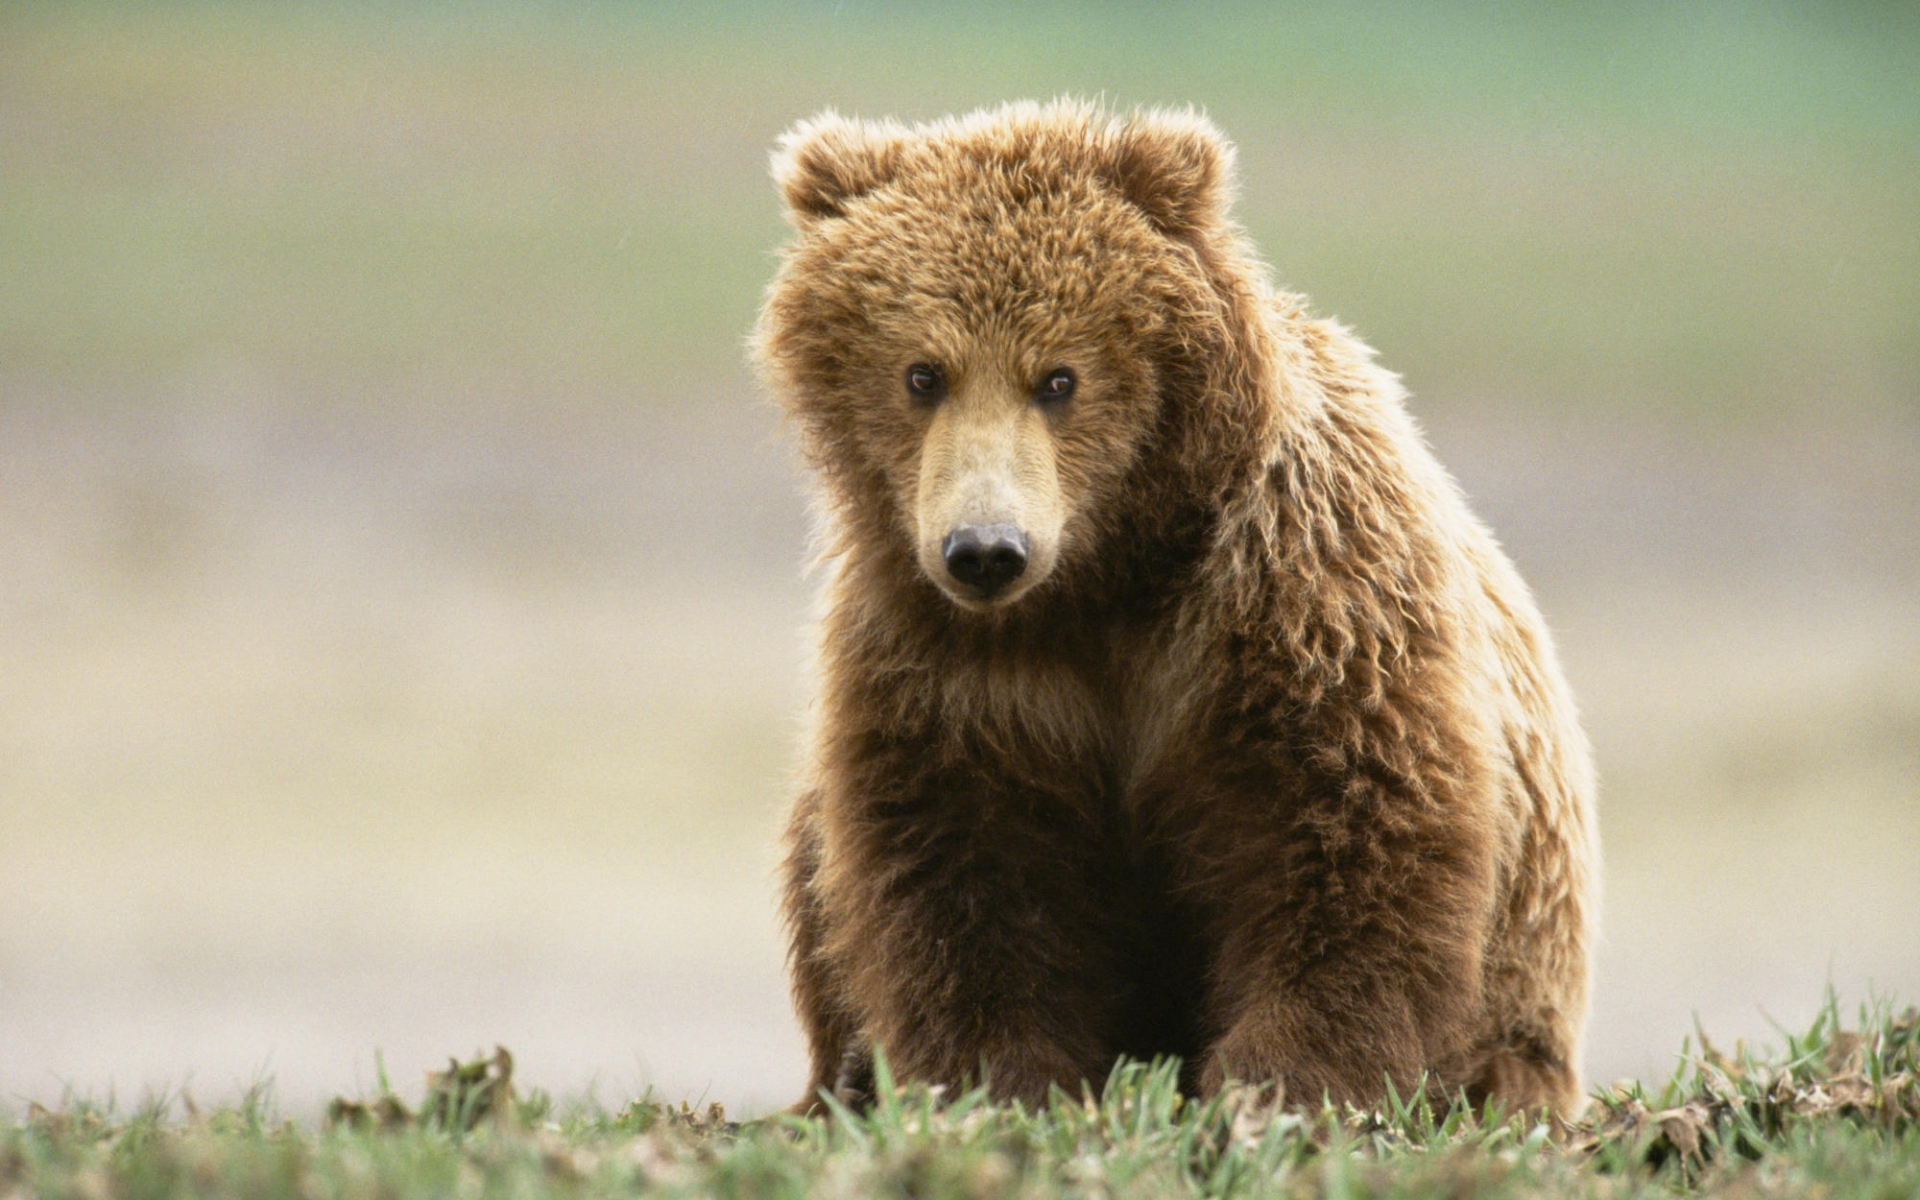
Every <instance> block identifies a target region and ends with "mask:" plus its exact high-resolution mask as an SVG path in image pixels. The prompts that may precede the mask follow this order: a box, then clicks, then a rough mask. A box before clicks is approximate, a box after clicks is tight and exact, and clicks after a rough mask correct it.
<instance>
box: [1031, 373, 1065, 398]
mask: <svg viewBox="0 0 1920 1200" xmlns="http://www.w3.org/2000/svg"><path fill="white" fill-rule="evenodd" d="M1073 384H1074V378H1073V372H1072V371H1069V370H1067V369H1066V368H1065V367H1061V368H1060V369H1059V370H1057V371H1049V372H1047V376H1046V378H1044V379H1042V380H1041V381H1040V386H1039V388H1038V389H1036V390H1035V392H1034V395H1035V396H1036V397H1037V398H1039V399H1041V400H1046V401H1052V402H1055V403H1058V402H1059V401H1061V400H1065V399H1066V398H1067V397H1068V396H1071V395H1073Z"/></svg>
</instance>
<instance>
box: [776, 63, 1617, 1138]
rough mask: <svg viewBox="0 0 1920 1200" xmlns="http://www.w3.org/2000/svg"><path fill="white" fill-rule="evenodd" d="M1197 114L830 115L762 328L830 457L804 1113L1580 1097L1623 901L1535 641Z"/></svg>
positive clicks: (793, 153) (812, 756)
mask: <svg viewBox="0 0 1920 1200" xmlns="http://www.w3.org/2000/svg"><path fill="white" fill-rule="evenodd" d="M1231 167H1232V149H1231V147H1230V146H1229V145H1228V143H1227V142H1226V141H1225V139H1223V138H1222V137H1221V135H1220V134H1219V132H1218V131H1216V130H1215V129H1214V128H1213V126H1212V125H1211V124H1209V123H1208V122H1207V121H1206V120H1205V119H1204V118H1202V117H1199V116H1197V115H1194V114H1191V113H1179V112H1172V113H1170V112H1159V111H1146V112H1135V113H1132V114H1127V115H1120V116H1113V115H1109V114H1107V113H1105V112H1103V111H1101V110H1099V109H1097V108H1094V107H1092V106H1089V105H1084V104H1079V103H1074V102H1067V101H1062V102H1056V103H1053V104H1049V105H1035V104H1014V105H1009V106H1006V107H1004V108H1001V109H998V110H994V111H986V112H979V113H975V114H972V115H970V116H967V117H963V118H959V119H953V120H943V121H938V122H934V123H930V124H924V125H915V126H908V125H903V124H899V123H896V122H892V121H858V120H849V119H843V118H841V117H838V116H835V115H833V114H831V113H828V114H826V115H823V116H821V117H818V118H816V119H814V120H811V121H808V122H805V123H803V124H801V125H800V126H799V127H798V128H796V129H795V130H794V131H793V132H791V133H790V134H788V135H787V136H786V138H785V140H784V141H783V142H782V144H781V148H780V149H779V151H778V152H777V154H776V155H775V163H774V174H775V177H776V179H777V181H778V184H779V187H780V191H781V193H782V195H783V196H784V198H785V201H786V205H787V208H788V213H789V219H790V221H791V224H792V226H793V237H792V240H791V242H790V244H789V245H787V247H786V248H785V250H784V256H783V260H782V262H781V265H780V268H779V271H778V274H777V275H776V277H775V279H774V281H773V283H772V284H771V286H770V287H769V289H768V292H767V296H766V302H765V308H764V310H763V313H762V315H761V319H760V324H759V327H758V330H757V333H756V335H755V342H754V351H755V357H756V359H757V361H758V365H759V366H760V368H761V371H762V374H763V376H764V378H765V379H766V381H767V382H768V385H769V387H770V388H771V390H772V391H773V392H774V393H775V395H776V396H777V397H778V399H779V401H780V403H781V405H782V406H783V408H784V409H785V411H786V413H787V414H788V415H789V417H790V418H791V424H792V427H793V428H794V430H795V432H796V435H797V437H798V441H799V445H800V449H801V453H802V455H803V458H804V460H805V462H806V464H807V465H808V466H809V468H810V469H811V471H812V473H813V476H814V478H815V480H816V484H817V488H816V497H815V498H816V505H817V509H818V512H819V515H820V518H821V522H822V537H823V539H824V541H823V546H822V551H823V562H824V563H825V564H826V565H825V568H824V573H825V580H824V591H825V594H824V606H823V615H822V617H821V620H820V623H819V628H818V639H819V645H818V653H819V680H818V686H819V694H818V696H817V699H816V702H815V708H814V714H813V727H812V731H811V734H810V747H809V751H808V756H807V759H806V762H805V765H804V767H803V769H802V771H801V776H800V785H799V788H798V793H797V797H796V799H795V801H794V804H793V808H792V814H791V817H790V823H789V827H788V831H787V844H788V854H787V858H786V864H785V878H784V882H785V901H784V903H785V915H786V920H787V924H788V928H789V931H790V935H791V964H792V973H793V990H794V997H795V1001H796V1004H797V1007H798V1010H799V1014H800V1018H801V1022H802V1024H803V1026H804V1027H805V1031H806V1034H807V1037H808V1040H809V1043H810V1048H811V1058H812V1075H811V1078H810V1080H809V1083H808V1094H807V1098H806V1099H803V1100H802V1101H801V1104H800V1106H799V1107H800V1108H801V1109H803V1110H804V1109H805V1108H806V1107H807V1106H808V1105H809V1104H811V1103H812V1102H813V1101H814V1098H815V1097H816V1096H817V1095H818V1094H819V1093H820V1092H821V1091H822V1090H825V1091H828V1092H837V1093H838V1094H839V1095H840V1096H842V1097H844V1098H846V1099H849V1100H855V1101H857V1100H858V1099H859V1098H860V1097H861V1096H862V1094H863V1093H864V1092H865V1090H866V1089H868V1088H870V1087H871V1071H872V1056H873V1053H874V1051H875V1050H876V1049H882V1050H884V1052H885V1054H886V1055H887V1058H888V1061H889V1062H890V1063H891V1064H892V1067H893V1069H894V1071H895V1072H896V1074H897V1075H898V1076H900V1077H901V1078H903V1079H913V1080H920V1081H924V1082H927V1083H930V1084H944V1085H948V1086H950V1087H955V1088H957V1087H963V1086H968V1085H971V1084H977V1083H984V1084H986V1085H987V1086H988V1087H989V1088H990V1089H991V1091H992V1093H993V1094H994V1095H995V1096H999V1097H1019V1098H1021V1099H1024V1100H1027V1101H1038V1100H1041V1099H1044V1097H1045V1096H1046V1094H1047V1092H1048V1089H1049V1088H1050V1087H1052V1086H1053V1085H1055V1084H1058V1085H1061V1086H1063V1087H1065V1088H1067V1089H1068V1091H1069V1092H1076V1093H1077V1091H1078V1090H1079V1086H1080V1083H1081V1081H1083V1080H1090V1081H1093V1082H1094V1083H1095V1084H1096V1085H1097V1084H1098V1083H1099V1081H1101V1080H1102V1079H1103V1078H1104V1077H1105V1076H1106V1074H1107V1073H1108V1072H1109V1071H1110V1070H1111V1068H1112V1066H1113V1064H1114V1062H1115V1060H1116V1059H1117V1058H1119V1057H1120V1056H1123V1055H1124V1056H1131V1057H1135V1058H1146V1057H1150V1056H1154V1055H1177V1056H1179V1057H1180V1058H1181V1059H1182V1060H1183V1062H1184V1069H1183V1075H1182V1085H1183V1087H1185V1088H1187V1089H1189V1090H1190V1091H1192V1092H1194V1093H1196V1094H1199V1095H1203V1096H1204V1095H1209V1094H1212V1093H1213V1092H1215V1091H1217V1090H1218V1089H1219V1088H1220V1087H1222V1086H1223V1085H1224V1084H1225V1083H1226V1082H1227V1081H1229V1080H1239V1081H1248V1082H1257V1083H1277V1084H1278V1085H1279V1086H1280V1088H1281V1089H1282V1091H1283V1094H1284V1095H1285V1096H1286V1097H1287V1098H1288V1100H1289V1102H1291V1103H1298V1104H1318V1103H1319V1102H1320V1101H1321V1100H1322V1098H1323V1097H1325V1098H1331V1099H1332V1100H1333V1101H1335V1102H1353V1103H1356V1104H1369V1103H1372V1102H1375V1101H1377V1100H1379V1099H1380V1098H1381V1097H1382V1096H1383V1095H1384V1094H1385V1092H1386V1089H1387V1087H1388V1085H1389V1083H1390V1082H1391V1084H1392V1085H1393V1086H1394V1087H1395V1088H1397V1089H1399V1090H1400V1092H1401V1094H1402V1095H1405V1094H1407V1093H1408V1091H1409V1089H1412V1088H1415V1087H1417V1086H1419V1081H1420V1080H1421V1079H1422V1078H1424V1079H1425V1080H1426V1081H1427V1086H1428V1087H1430V1088H1434V1089H1437V1090H1439V1091H1442V1092H1444V1093H1447V1094H1454V1093H1458V1092H1461V1091H1464V1092H1465V1094H1466V1095H1467V1096H1468V1097H1469V1098H1470V1099H1472V1100H1474V1101H1475V1102H1482V1101H1486V1100H1498V1101H1501V1102H1503V1103H1504V1104H1505V1105H1506V1106H1507V1108H1508V1110H1509V1111H1512V1110H1513V1109H1515V1108H1528V1109H1533V1108H1539V1107H1547V1108H1551V1109H1553V1110H1555V1111H1558V1112H1560V1113H1563V1114H1565V1113H1569V1112H1570V1111H1572V1110H1573V1109H1574V1108H1575V1107H1576V1106H1577V1105H1578V1104H1579V1101H1580V1097H1581V1088H1580V1075H1579V1060H1580V1042H1581V1034H1582V1027H1583V1025H1584V1024H1585V1020H1586V1010H1587V989H1588V974H1589V968H1590V959H1591V954H1592V944H1593V931H1594V920H1595V915H1596V896H1595V889H1596V875H1597V856H1598V847H1597V843H1596V840H1595V835H1594V821H1593V815H1592V794H1593V779H1592V770H1591V767H1590V765H1589V758H1588V749H1587V745H1586V741H1585V738H1584V736H1583V734H1582V732H1581V730H1580V726H1579V724H1578V722H1577V719H1576V716H1575V713H1574V707H1573V703H1572V700H1571V698H1570V697H1569V694H1568V690H1567V687H1566V684H1565V682H1564V680H1563V679H1562V677H1561V672H1560V669H1559V666H1558V665H1557V663H1556V661H1555V657H1554V651H1553V648H1552V645H1551V642H1550V640H1549V638H1548V634H1547V631H1546V629H1545V627H1544V625H1543V624H1542V622H1541V619H1540V616H1539V614H1538V612H1537V611H1536V610H1535V607H1534V604H1533V601H1532V599H1531V597H1530V596H1529V594H1528V592H1527V589H1526V587H1525V585H1524V584H1522V582H1521V581H1520V579H1519V577H1518V576H1517V575H1516V574H1515V572H1514V570H1513V568H1512V566H1511V565H1510V564H1509V563H1508V562H1507V560H1506V558H1505V557H1504V556H1503V555H1502V554H1501V552H1500V550H1499V548H1498V547H1497V546H1496V545H1495V543H1494V540H1493V538H1492V537H1491V536H1490V535H1489V534H1488V532H1487V531H1486V529H1485V528H1484V527H1482V526H1481V525H1480V524H1479V523H1478V521H1476V520H1475V518H1474V517H1473V516H1472V515H1471V514H1470V513H1469V512H1468V510H1467V508H1466V505H1465V503H1464V502H1463V500H1462V498H1461V495H1460V493H1459V490H1458V488H1457V487H1456V486H1455V485H1454V483H1453V481H1452V479H1451V478H1450V477H1449V476H1448V475H1447V474H1446V472H1445V471H1444V470H1443V469H1442V468H1441V467H1440V466H1439V465H1438V464H1437V463H1436V462H1435V461H1434V459H1433V457H1432V456H1431V454H1430V453H1429V451H1428V450H1427V448H1426V445H1425V443H1424V442H1423V440H1422V438H1421V436H1420V434H1419V432H1418V431H1417V430H1416V428H1415V427H1414V424H1413V422H1412V420H1411V419H1410V418H1409V416H1408V415H1407V413H1406V410H1405V408H1404V405H1403V396H1402V392H1401V389H1400V387H1399V385H1398V382H1397V380H1396V378H1395V377H1394V376H1393V375H1391V374H1390V373H1388V372H1387V371H1385V370H1383V369H1382V368H1380V367H1379V366H1377V365H1376V364H1375V363H1374V360H1373V353H1372V351H1371V350H1369V349H1368V348H1367V347H1366V346H1365V345H1363V344H1362V343H1361V342H1360V341H1359V340H1358V339H1356V338H1355V337H1354V336H1353V335H1352V334H1350V333H1348V332H1347V331H1346V330H1345V329H1343V328H1342V327H1340V326H1339V325H1337V324H1335V323H1333V322H1331V321H1327V320H1323V319H1318V318H1316V317H1313V316H1312V315H1310V314H1309V313H1308V312H1307V310H1306V308H1305V306H1304V303H1303V301H1302V300H1301V299H1300V298H1299V297H1297V296H1293V295H1290V294H1288V293H1286V292H1284V291H1281V290H1279V289H1277V288H1276V287H1274V286H1273V285H1272V283H1271V282H1270V281H1269V278H1268V274H1267V270H1266V268H1265V267H1264V266H1263V265H1262V264H1261V263H1260V261H1259V260H1258V259H1257V257H1256V256H1255V253H1254V251H1253V249H1252V248H1251V247H1250V245H1249V244H1248V242H1247V240H1246V239H1245V237H1244V236H1243V235H1242V234H1241V232H1240V231H1239V229H1238V228H1237V227H1236V226H1235V225H1234V224H1233V223H1232V221H1231V219H1230V218H1229V216H1228V212H1227V209H1228V201H1229V197H1230V193H1231V190H1232V184H1231Z"/></svg>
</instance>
